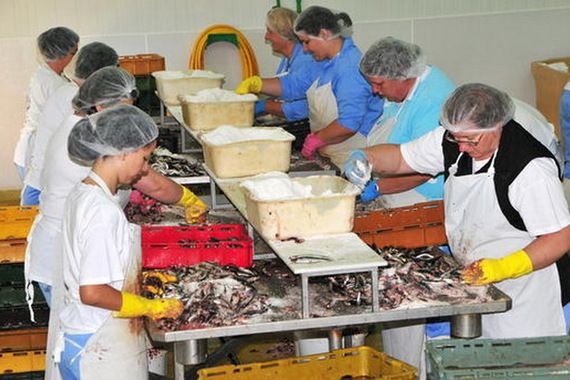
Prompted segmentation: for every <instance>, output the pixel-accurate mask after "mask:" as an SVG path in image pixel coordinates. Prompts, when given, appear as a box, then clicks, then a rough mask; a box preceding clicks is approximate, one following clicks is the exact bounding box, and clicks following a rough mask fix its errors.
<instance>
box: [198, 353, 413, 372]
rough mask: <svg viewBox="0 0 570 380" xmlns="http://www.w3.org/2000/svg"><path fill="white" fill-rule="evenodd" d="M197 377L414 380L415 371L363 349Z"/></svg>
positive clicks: (227, 369) (231, 367)
mask: <svg viewBox="0 0 570 380" xmlns="http://www.w3.org/2000/svg"><path fill="white" fill-rule="evenodd" d="M198 376H199V379H200V380H206V379H213V380H242V379H243V380H245V379H247V380H251V379H271V380H286V379H295V380H301V379H311V380H318V379H322V380H325V379H327V380H328V379H341V378H345V377H346V378H349V377H354V378H356V377H366V378H373V379H381V380H413V379H416V378H417V369H416V368H414V367H412V366H411V365H409V364H406V363H404V362H401V361H399V360H396V359H393V358H391V357H389V356H388V355H386V354H385V353H383V352H378V351H376V350H374V349H373V348H370V347H366V346H363V347H355V348H347V349H344V350H336V351H332V352H328V353H325V354H318V355H309V356H301V357H298V358H292V359H282V360H275V361H270V362H265V363H253V364H243V365H239V366H234V365H226V366H220V367H213V368H206V369H202V370H200V371H198Z"/></svg>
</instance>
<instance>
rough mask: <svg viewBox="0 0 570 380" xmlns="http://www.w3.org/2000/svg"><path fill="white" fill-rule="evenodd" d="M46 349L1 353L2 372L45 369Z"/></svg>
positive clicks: (0, 369) (0, 364)
mask: <svg viewBox="0 0 570 380" xmlns="http://www.w3.org/2000/svg"><path fill="white" fill-rule="evenodd" d="M45 361H46V351H45V350H34V351H15V352H4V353H0V374H6V373H22V372H36V371H45Z"/></svg>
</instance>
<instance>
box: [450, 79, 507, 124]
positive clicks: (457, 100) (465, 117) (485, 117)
mask: <svg viewBox="0 0 570 380" xmlns="http://www.w3.org/2000/svg"><path fill="white" fill-rule="evenodd" d="M514 113H515V106H514V103H513V101H512V99H511V97H510V96H509V95H508V94H507V93H505V92H503V91H499V90H497V89H496V88H493V87H491V86H487V85H485V84H481V83H470V84H464V85H463V86H460V87H458V88H457V89H456V90H455V91H453V93H452V94H451V95H450V96H449V98H448V99H447V101H446V102H445V104H444V105H443V110H442V114H441V125H442V126H443V127H444V128H445V129H447V130H449V131H450V132H485V131H493V130H495V129H496V128H498V127H502V126H504V125H505V124H506V123H507V122H508V121H509V120H511V119H512V118H513V115H514Z"/></svg>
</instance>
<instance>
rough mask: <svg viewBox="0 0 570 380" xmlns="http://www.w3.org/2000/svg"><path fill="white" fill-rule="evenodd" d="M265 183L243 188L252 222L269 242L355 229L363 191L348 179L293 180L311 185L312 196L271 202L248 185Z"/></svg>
mask: <svg viewBox="0 0 570 380" xmlns="http://www.w3.org/2000/svg"><path fill="white" fill-rule="evenodd" d="M265 180H266V179H264V178H259V179H256V178H254V179H251V180H249V181H244V182H243V183H242V188H243V190H244V194H245V202H246V210H247V217H248V220H249V222H250V223H251V224H252V225H253V226H254V227H255V228H256V229H257V231H258V232H259V233H260V234H261V235H262V236H263V237H265V238H266V239H271V240H273V239H279V240H283V239H288V238H293V237H295V238H303V237H308V236H315V235H326V234H339V233H345V232H350V231H351V230H352V225H353V220H354V204H355V200H356V196H357V195H358V194H359V193H360V190H359V189H358V188H357V187H356V186H354V185H353V184H351V183H350V182H348V181H346V180H345V179H343V178H341V177H336V176H310V177H298V178H289V181H291V182H293V183H296V184H298V185H302V186H310V191H309V193H310V195H309V196H307V195H306V194H305V195H303V196H301V197H296V196H295V195H293V196H292V197H284V198H283V199H269V200H266V199H260V195H259V192H258V191H254V190H252V187H251V186H248V183H247V182H254V181H265ZM260 186H262V184H260ZM254 194H256V195H254ZM269 198H271V197H269Z"/></svg>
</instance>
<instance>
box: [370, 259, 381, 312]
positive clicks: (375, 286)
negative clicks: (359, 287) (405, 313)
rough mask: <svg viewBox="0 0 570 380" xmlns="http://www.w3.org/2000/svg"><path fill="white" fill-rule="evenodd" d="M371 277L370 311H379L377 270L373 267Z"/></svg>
mask: <svg viewBox="0 0 570 380" xmlns="http://www.w3.org/2000/svg"><path fill="white" fill-rule="evenodd" d="M370 276H372V311H379V310H380V295H379V291H378V268H377V267H375V268H373V269H372V270H371V271H370Z"/></svg>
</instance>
